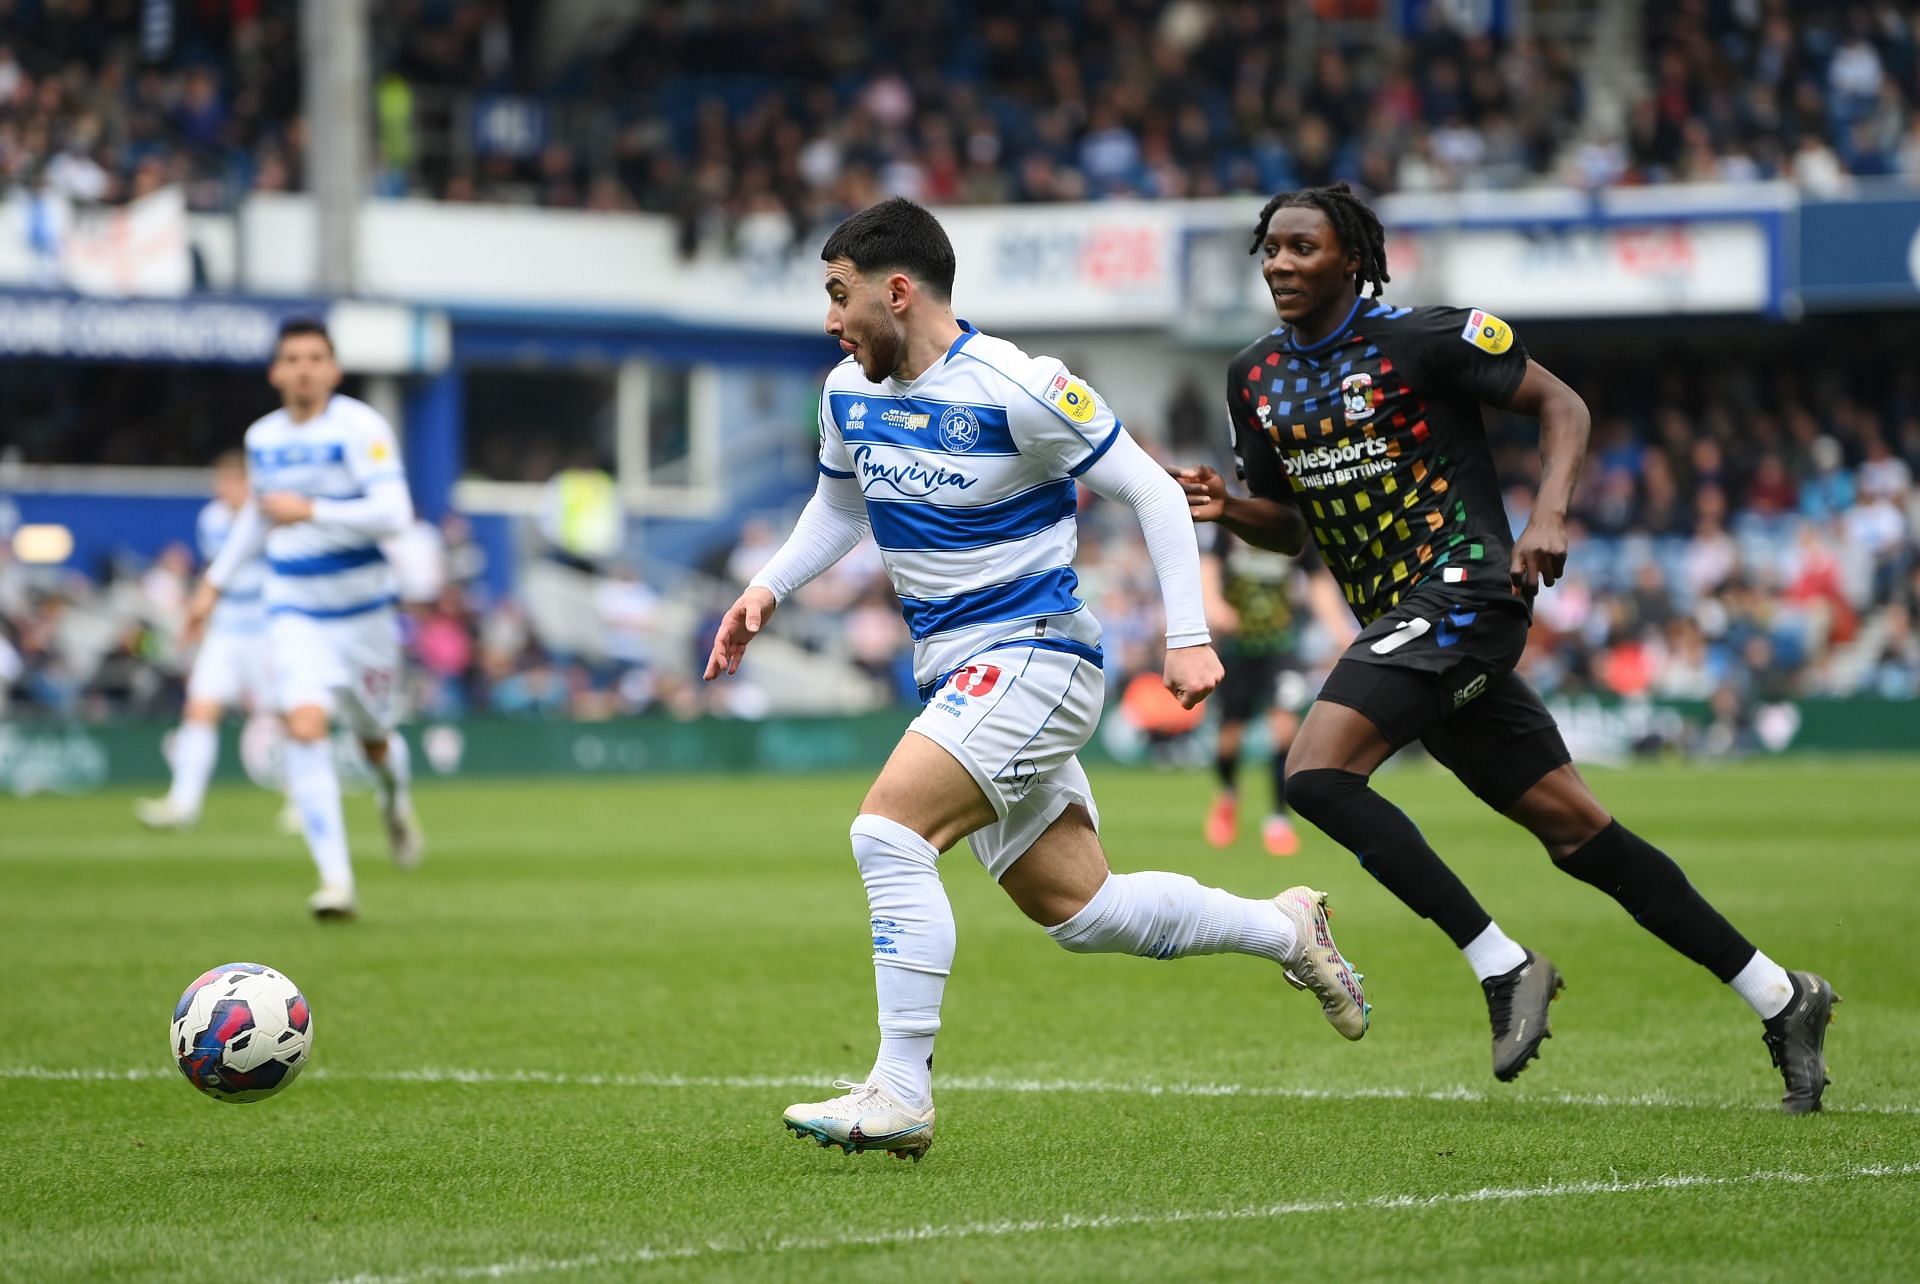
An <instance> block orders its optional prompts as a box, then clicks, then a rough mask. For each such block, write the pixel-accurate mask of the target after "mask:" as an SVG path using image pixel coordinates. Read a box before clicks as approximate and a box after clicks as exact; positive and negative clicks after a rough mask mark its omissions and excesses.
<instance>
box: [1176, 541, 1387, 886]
mask: <svg viewBox="0 0 1920 1284" xmlns="http://www.w3.org/2000/svg"><path fill="white" fill-rule="evenodd" d="M1209 533H1210V534H1211V535H1212V538H1211V540H1209V539H1208V538H1207V535H1208V534H1209ZM1200 549H1201V552H1200V594H1201V598H1202V600H1203V601H1204V602H1205V604H1206V609H1207V627H1208V628H1210V629H1212V630H1213V633H1214V636H1215V637H1216V638H1218V639H1219V640H1220V662H1221V664H1222V665H1223V666H1224V667H1225V675H1224V676H1223V677H1222V678H1221V679H1220V687H1219V690H1218V691H1217V692H1215V694H1214V702H1215V703H1216V704H1218V705H1219V706H1220V738H1219V742H1218V745H1217V746H1216V749H1215V752H1214V762H1213V769H1214V774H1215V775H1216V776H1218V777H1219V779H1220V792H1219V793H1218V794H1217V795H1215V796H1214V800H1213V805H1212V806H1211V807H1209V808H1208V809H1207V823H1206V836H1207V842H1208V843H1210V844H1212V845H1213V846H1215V847H1229V846H1231V845H1232V844H1233V840H1234V839H1235V837H1237V836H1238V832H1239V825H1240V791H1239V787H1238V786H1239V775H1240V748H1241V744H1242V741H1243V740H1244V737H1245V733H1246V728H1247V723H1248V722H1250V721H1252V720H1253V718H1254V717H1255V716H1256V715H1258V714H1260V713H1262V712H1265V713H1266V715H1267V733H1268V742H1269V744H1270V746H1271V749H1272V755H1271V757H1270V758H1269V760H1268V765H1269V767H1270V768H1271V771H1272V775H1273V794H1272V799H1273V801H1272V806H1271V809H1270V810H1269V811H1268V812H1267V816H1266V819H1265V820H1264V821H1262V822H1261V825H1260V840H1261V842H1262V844H1264V845H1265V847H1266V849H1267V853H1268V854H1269V855H1271V856H1293V855H1296V854H1298V852H1299V851H1300V838H1299V835H1297V834H1296V833H1294V831H1293V824H1292V822H1291V821H1289V820H1288V819H1287V799H1286V787H1285V783H1284V782H1285V779H1286V770H1287V748H1288V747H1289V746H1290V745H1292V744H1293V738H1294V736H1295V735H1297V734H1299V731H1300V710H1301V708H1302V707H1303V706H1304V705H1305V704H1306V698H1307V697H1308V695H1309V694H1310V689H1309V688H1308V687H1307V685H1306V678H1305V677H1304V676H1303V675H1302V674H1301V673H1300V662H1299V659H1298V656H1297V654H1296V652H1297V649H1298V646H1299V641H1300V621H1299V620H1298V618H1297V617H1296V613H1295V601H1294V589H1295V585H1296V583H1300V584H1304V586H1305V598H1306V605H1309V606H1311V607H1312V610H1313V613H1314V616H1315V618H1317V619H1318V620H1319V621H1320V623H1321V625H1322V626H1323V627H1325V628H1326V629H1327V630H1328V631H1329V632H1330V633H1331V634H1332V635H1333V636H1334V637H1335V638H1337V639H1341V640H1342V641H1343V642H1344V640H1346V639H1348V638H1351V637H1352V636H1353V626H1352V622H1351V621H1350V620H1349V619H1348V618H1347V612H1346V609H1345V607H1344V606H1343V605H1342V604H1341V601H1340V589H1339V587H1338V586H1337V585H1335V584H1334V582H1333V580H1332V578H1331V577H1330V576H1329V575H1328V574H1327V573H1326V572H1325V571H1324V570H1321V569H1320V568H1319V567H1318V566H1317V565H1316V566H1314V567H1313V569H1312V571H1311V572H1310V573H1308V574H1305V575H1303V574H1302V573H1301V563H1300V562H1299V561H1296V560H1295V559H1294V558H1291V557H1288V556H1286V555H1285V554H1283V553H1276V552H1274V551H1272V550H1271V549H1264V548H1255V547H1254V546H1253V545H1251V544H1247V543H1245V542H1244V541H1242V540H1238V539H1235V538H1234V537H1233V533H1232V532H1231V531H1229V530H1227V529H1226V528H1225V527H1224V526H1213V527H1211V528H1207V527H1203V528H1202V536H1201V541H1200Z"/></svg>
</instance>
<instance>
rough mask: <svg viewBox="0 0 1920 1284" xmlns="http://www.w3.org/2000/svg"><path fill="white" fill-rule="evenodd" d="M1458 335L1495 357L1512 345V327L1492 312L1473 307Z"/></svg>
mask: <svg viewBox="0 0 1920 1284" xmlns="http://www.w3.org/2000/svg"><path fill="white" fill-rule="evenodd" d="M1460 337H1461V338H1462V339H1465V340H1466V341H1467V342H1468V343H1471V344H1472V345H1473V346H1474V347H1476V348H1478V349H1480V350H1481V351H1482V352H1491V353H1492V354H1493V355H1494V356H1496V357H1497V356H1499V355H1500V354H1501V353H1503V352H1505V351H1506V350H1507V349H1508V348H1511V347H1512V346H1513V327H1512V326H1510V325H1508V324H1507V323H1506V322H1505V321H1502V320H1501V319H1500V318H1499V317H1497V316H1495V315H1493V313H1491V312H1482V311H1481V310H1480V309H1479V308H1475V309H1474V310H1473V312H1472V314H1471V315H1469V316H1468V317H1467V327H1466V329H1464V330H1462V331H1461V332H1460Z"/></svg>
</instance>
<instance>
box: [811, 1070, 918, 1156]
mask: <svg viewBox="0 0 1920 1284" xmlns="http://www.w3.org/2000/svg"><path fill="white" fill-rule="evenodd" d="M833 1086H834V1087H836V1088H846V1089H848V1090H849V1091H848V1092H847V1094H846V1095H845V1096H840V1097H835V1098H833V1099H832V1100H831V1101H803V1102H801V1103H799V1104H798V1105H793V1106H788V1107H787V1113H786V1115H785V1116H784V1120H785V1123H786V1125H787V1127H788V1129H790V1130H791V1131H793V1132H794V1133H797V1134H798V1135H799V1136H801V1137H807V1138H811V1139H812V1140H814V1141H817V1142H819V1143H820V1144H821V1145H822V1146H838V1147H840V1149H841V1150H843V1151H845V1152H846V1153H847V1154H849V1155H851V1154H854V1153H856V1152H865V1151H869V1150H884V1151H886V1152H887V1153H888V1154H890V1155H892V1156H893V1157H894V1158H895V1159H912V1160H914V1161H916V1162H918V1161H919V1160H921V1159H924V1158H925V1157H926V1154H927V1148H928V1147H929V1146H931V1145H933V1107H932V1106H928V1107H927V1108H926V1109H925V1110H924V1111H922V1110H914V1109H911V1108H909V1107H908V1106H907V1105H905V1104H904V1103H903V1102H901V1101H900V1100H899V1099H898V1098H896V1097H895V1096H894V1095H893V1094H892V1093H890V1092H888V1091H887V1090H886V1089H885V1088H882V1087H880V1086H879V1085H878V1084H873V1083H849V1082H847V1081H846V1080H845V1079H836V1080H834V1083H833Z"/></svg>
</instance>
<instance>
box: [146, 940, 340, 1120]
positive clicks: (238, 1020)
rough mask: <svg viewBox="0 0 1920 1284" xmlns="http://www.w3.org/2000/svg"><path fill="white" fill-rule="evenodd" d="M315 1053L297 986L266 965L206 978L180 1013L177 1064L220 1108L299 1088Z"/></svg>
mask: <svg viewBox="0 0 1920 1284" xmlns="http://www.w3.org/2000/svg"><path fill="white" fill-rule="evenodd" d="M312 1049H313V1013H311V1012H310V1011H308V1010H307V1000H306V997H305V996H304V995H302V994H301V993H300V990H299V988H298V987H297V986H295V985H294V983H293V982H292V981H289V980H288V979H287V978H286V977H284V976H281V975H280V974H279V973H278V972H276V971H274V970H273V969H272V968H270V967H262V966H260V964H258V963H228V964H226V965H225V966H224V967H217V968H214V969H213V970H212V971H210V972H205V973H202V974H201V976H200V979H199V980H197V981H195V982H194V983H193V984H192V985H189V986H188V987H187V992H186V993H185V994H183V995H181V996H180V1002H179V1003H178V1004H176V1005H175V1006H174V1009H173V1040H172V1051H173V1056H174V1059H175V1060H176V1061H177V1062H179V1065H180V1073H181V1074H184V1075H185V1076H187V1082H189V1083H191V1084H192V1085H193V1086H194V1087H196V1088H198V1089H200V1091H202V1092H204V1093H206V1094H207V1095H208V1096H209V1097H212V1098H213V1099H214V1100H215V1101H235V1102H240V1101H260V1100H262V1099H264V1098H267V1097H271V1096H272V1095H273V1094H274V1093H276V1092H279V1091H280V1090H281V1089H282V1088H284V1087H286V1086H287V1085H288V1084H290V1083H292V1082H293V1081H294V1079H295V1077H296V1076H298V1075H299V1073H300V1068H301V1067H302V1066H304V1065H306V1063H307V1057H308V1055H309V1054H310V1053H311V1052H312Z"/></svg>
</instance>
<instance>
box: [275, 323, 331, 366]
mask: <svg viewBox="0 0 1920 1284" xmlns="http://www.w3.org/2000/svg"><path fill="white" fill-rule="evenodd" d="M301 334H317V335H319V336H320V337H321V338H322V339H324V340H326V343H327V351H328V352H329V353H331V352H332V351H333V336H332V335H330V334H328V333H327V327H326V323H325V322H323V321H320V320H318V319H316V318H314V317H288V318H287V319H286V320H285V321H282V322H281V323H280V333H279V334H278V335H277V336H276V337H275V338H274V341H273V355H274V356H276V357H277V356H279V355H280V345H281V344H283V343H285V342H286V341H287V340H288V339H291V338H293V337H294V336H295V335H301Z"/></svg>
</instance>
